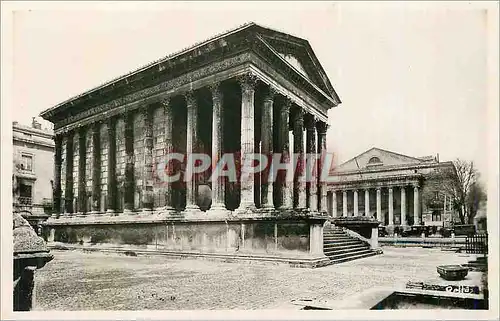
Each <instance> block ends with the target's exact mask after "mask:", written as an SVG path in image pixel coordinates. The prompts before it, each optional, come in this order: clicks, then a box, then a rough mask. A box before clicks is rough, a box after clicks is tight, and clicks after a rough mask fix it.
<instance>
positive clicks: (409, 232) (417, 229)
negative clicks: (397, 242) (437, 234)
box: [401, 226, 431, 237]
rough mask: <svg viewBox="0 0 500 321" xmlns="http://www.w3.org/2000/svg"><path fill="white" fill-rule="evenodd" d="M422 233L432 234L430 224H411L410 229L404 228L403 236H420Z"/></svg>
mask: <svg viewBox="0 0 500 321" xmlns="http://www.w3.org/2000/svg"><path fill="white" fill-rule="evenodd" d="M422 233H424V234H425V236H426V237H427V236H429V235H430V234H431V229H430V226H410V227H409V228H408V229H404V230H403V231H402V232H401V236H403V237H412V236H413V237H420V236H422Z"/></svg>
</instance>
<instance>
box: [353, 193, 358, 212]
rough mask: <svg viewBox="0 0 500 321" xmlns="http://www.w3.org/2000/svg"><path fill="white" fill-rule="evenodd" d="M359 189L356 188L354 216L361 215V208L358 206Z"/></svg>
mask: <svg viewBox="0 0 500 321" xmlns="http://www.w3.org/2000/svg"><path fill="white" fill-rule="evenodd" d="M358 203H359V202H358V190H357V189H355V190H354V215H353V216H358V215H359V208H358V205H359V204H358Z"/></svg>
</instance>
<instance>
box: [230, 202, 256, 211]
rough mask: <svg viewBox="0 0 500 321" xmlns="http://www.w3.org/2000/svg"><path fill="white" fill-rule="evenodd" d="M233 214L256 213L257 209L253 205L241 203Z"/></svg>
mask: <svg viewBox="0 0 500 321" xmlns="http://www.w3.org/2000/svg"><path fill="white" fill-rule="evenodd" d="M234 211H235V212H237V213H239V212H255V211H257V207H256V206H255V204H254V203H246V202H245V203H241V204H240V206H239V207H238V208H237V209H235V210H234Z"/></svg>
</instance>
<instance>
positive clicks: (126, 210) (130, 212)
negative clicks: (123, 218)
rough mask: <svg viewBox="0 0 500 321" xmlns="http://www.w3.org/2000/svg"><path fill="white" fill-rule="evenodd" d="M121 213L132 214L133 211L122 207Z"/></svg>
mask: <svg viewBox="0 0 500 321" xmlns="http://www.w3.org/2000/svg"><path fill="white" fill-rule="evenodd" d="M123 214H125V215H134V214H135V212H134V211H133V210H131V209H128V208H125V209H123Z"/></svg>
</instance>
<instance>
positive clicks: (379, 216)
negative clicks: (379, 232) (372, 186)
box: [377, 187, 385, 225]
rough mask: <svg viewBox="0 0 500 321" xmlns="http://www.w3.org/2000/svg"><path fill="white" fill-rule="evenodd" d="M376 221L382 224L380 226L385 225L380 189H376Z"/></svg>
mask: <svg viewBox="0 0 500 321" xmlns="http://www.w3.org/2000/svg"><path fill="white" fill-rule="evenodd" d="M377 220H379V221H380V222H382V225H385V217H384V215H382V191H381V190H380V187H377Z"/></svg>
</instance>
